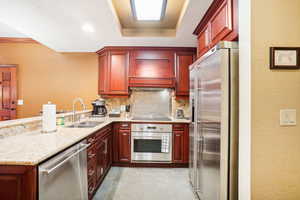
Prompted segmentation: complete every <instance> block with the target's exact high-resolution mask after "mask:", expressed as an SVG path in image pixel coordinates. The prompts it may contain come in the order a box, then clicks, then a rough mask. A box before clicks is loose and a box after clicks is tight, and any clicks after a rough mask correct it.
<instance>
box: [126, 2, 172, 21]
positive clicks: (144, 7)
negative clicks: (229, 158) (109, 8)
mask: <svg viewBox="0 0 300 200" xmlns="http://www.w3.org/2000/svg"><path fill="white" fill-rule="evenodd" d="M166 5H167V0H131V7H132V12H133V15H134V16H135V17H136V19H137V20H141V21H159V20H161V19H162V18H163V17H164V15H165V12H166Z"/></svg>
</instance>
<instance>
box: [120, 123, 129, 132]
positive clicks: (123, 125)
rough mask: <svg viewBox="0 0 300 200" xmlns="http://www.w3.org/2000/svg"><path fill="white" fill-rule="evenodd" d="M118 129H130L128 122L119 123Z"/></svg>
mask: <svg viewBox="0 0 300 200" xmlns="http://www.w3.org/2000/svg"><path fill="white" fill-rule="evenodd" d="M120 129H121V130H130V123H127V122H124V123H120Z"/></svg>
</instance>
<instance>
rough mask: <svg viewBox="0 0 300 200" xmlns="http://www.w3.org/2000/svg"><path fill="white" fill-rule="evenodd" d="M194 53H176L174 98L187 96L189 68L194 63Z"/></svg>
mask: <svg viewBox="0 0 300 200" xmlns="http://www.w3.org/2000/svg"><path fill="white" fill-rule="evenodd" d="M194 57H195V55H194V53H189V52H178V53H176V90H175V91H176V96H188V95H189V87H190V85H189V84H190V78H189V77H190V71H189V66H190V65H191V64H193V62H194Z"/></svg>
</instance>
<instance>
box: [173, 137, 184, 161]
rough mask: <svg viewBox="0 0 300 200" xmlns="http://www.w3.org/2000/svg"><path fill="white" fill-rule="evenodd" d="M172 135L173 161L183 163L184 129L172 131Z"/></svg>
mask: <svg viewBox="0 0 300 200" xmlns="http://www.w3.org/2000/svg"><path fill="white" fill-rule="evenodd" d="M173 137H174V138H173V149H174V150H173V162H174V163H183V156H184V131H174V133H173Z"/></svg>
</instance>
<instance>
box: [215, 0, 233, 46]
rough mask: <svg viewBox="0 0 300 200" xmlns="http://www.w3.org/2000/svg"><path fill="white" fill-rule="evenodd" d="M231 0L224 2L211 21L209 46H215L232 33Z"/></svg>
mask: <svg viewBox="0 0 300 200" xmlns="http://www.w3.org/2000/svg"><path fill="white" fill-rule="evenodd" d="M232 17H233V13H232V6H231V0H225V1H224V2H223V4H222V5H221V6H220V8H219V9H218V10H217V11H216V13H215V14H214V16H213V17H212V19H211V22H210V23H211V45H212V46H214V45H216V44H217V43H218V42H219V41H221V40H222V39H224V38H225V37H226V36H227V35H228V34H229V33H231V32H232V31H233V27H232Z"/></svg>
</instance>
